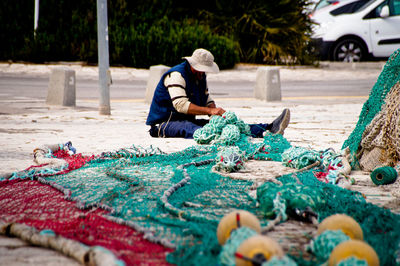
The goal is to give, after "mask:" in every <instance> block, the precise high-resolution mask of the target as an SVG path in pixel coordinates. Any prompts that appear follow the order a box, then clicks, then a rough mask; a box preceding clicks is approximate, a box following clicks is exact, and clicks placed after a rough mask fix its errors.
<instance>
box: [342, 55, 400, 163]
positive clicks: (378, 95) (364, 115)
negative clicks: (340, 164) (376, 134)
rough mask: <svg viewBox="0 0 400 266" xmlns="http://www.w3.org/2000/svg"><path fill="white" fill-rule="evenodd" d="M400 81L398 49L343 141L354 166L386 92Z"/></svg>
mask: <svg viewBox="0 0 400 266" xmlns="http://www.w3.org/2000/svg"><path fill="white" fill-rule="evenodd" d="M399 81H400V49H397V50H396V51H395V52H394V53H393V54H392V55H391V56H390V57H389V59H388V61H387V62H386V64H385V66H384V68H383V70H382V72H381V74H380V75H379V77H378V80H377V81H376V83H375V85H374V86H373V88H372V89H371V92H370V94H369V98H368V100H367V101H366V102H365V103H364V105H363V107H362V110H361V113H360V116H359V119H358V122H357V125H356V127H355V129H354V130H353V132H352V133H351V134H350V136H349V137H348V138H347V140H346V141H345V142H344V143H343V146H342V149H345V148H346V147H349V149H350V152H351V155H352V161H351V164H352V166H353V167H357V163H358V161H357V158H356V153H357V151H358V149H359V146H360V143H361V139H362V134H363V133H364V130H365V128H366V127H367V126H368V125H369V124H370V123H371V121H372V119H374V117H375V116H376V115H377V114H378V113H379V111H380V110H381V108H382V105H383V104H384V103H385V97H386V94H387V93H388V92H389V91H390V89H391V88H392V87H393V86H394V85H395V84H396V83H397V82H399Z"/></svg>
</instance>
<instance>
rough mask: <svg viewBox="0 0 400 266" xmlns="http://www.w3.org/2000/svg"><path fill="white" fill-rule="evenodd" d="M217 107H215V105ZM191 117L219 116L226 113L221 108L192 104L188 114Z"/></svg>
mask: <svg viewBox="0 0 400 266" xmlns="http://www.w3.org/2000/svg"><path fill="white" fill-rule="evenodd" d="M214 106H215V105H214ZM187 113H188V114H189V115H219V116H221V115H222V114H223V113H225V110H224V109H222V108H220V107H212V106H209V107H203V106H198V105H195V104H193V103H190V105H189V109H188V112H187Z"/></svg>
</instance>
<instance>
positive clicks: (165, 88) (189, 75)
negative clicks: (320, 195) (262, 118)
mask: <svg viewBox="0 0 400 266" xmlns="http://www.w3.org/2000/svg"><path fill="white" fill-rule="evenodd" d="M184 59H185V61H184V62H183V63H181V64H179V65H176V66H174V67H172V68H171V69H169V70H168V71H167V72H166V73H165V74H164V75H163V76H162V77H161V79H160V82H159V83H158V85H157V87H156V89H155V91H154V96H153V100H152V103H151V106H150V111H149V114H148V116H147V121H146V125H149V126H151V128H150V131H149V132H150V135H151V136H152V137H182V138H193V133H194V132H195V131H196V130H197V129H199V128H201V127H203V126H204V125H205V124H207V123H208V120H207V119H196V115H209V116H212V115H219V116H222V114H224V113H225V110H224V109H222V108H220V107H217V106H216V105H215V102H214V100H213V99H212V98H211V97H210V95H209V93H208V87H207V80H206V74H205V73H206V72H211V73H218V72H219V68H218V65H217V64H216V63H215V62H214V56H213V55H212V54H211V53H210V52H209V51H207V50H205V49H201V48H200V49H196V50H195V51H194V52H193V54H192V56H190V57H184ZM289 120H290V111H289V109H284V110H283V112H282V113H281V114H280V115H279V116H278V117H277V118H276V119H275V120H274V121H272V123H269V124H268V123H265V124H250V125H249V126H250V132H251V136H252V137H263V133H264V132H265V131H266V130H268V131H270V132H271V133H273V134H282V135H283V133H284V130H285V128H286V127H287V126H288V124H289Z"/></svg>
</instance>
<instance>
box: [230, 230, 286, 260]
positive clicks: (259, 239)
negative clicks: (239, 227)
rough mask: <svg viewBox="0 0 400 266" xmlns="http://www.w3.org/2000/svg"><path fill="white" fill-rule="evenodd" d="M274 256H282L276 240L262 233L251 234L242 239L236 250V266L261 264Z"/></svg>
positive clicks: (282, 253)
mask: <svg viewBox="0 0 400 266" xmlns="http://www.w3.org/2000/svg"><path fill="white" fill-rule="evenodd" d="M274 256H279V257H283V256H284V252H283V250H282V248H281V246H280V245H279V244H278V242H276V241H275V240H274V239H272V238H269V237H267V236H263V235H256V236H252V237H250V238H248V239H246V240H245V241H243V243H242V244H240V246H239V247H238V249H237V250H236V253H235V257H236V266H252V265H256V264H259V265H261V264H262V263H264V262H266V261H268V260H269V259H271V258H272V257H274Z"/></svg>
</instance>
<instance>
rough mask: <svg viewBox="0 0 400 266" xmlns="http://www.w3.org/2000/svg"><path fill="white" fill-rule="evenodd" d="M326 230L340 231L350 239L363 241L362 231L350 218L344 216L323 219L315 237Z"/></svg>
mask: <svg viewBox="0 0 400 266" xmlns="http://www.w3.org/2000/svg"><path fill="white" fill-rule="evenodd" d="M326 230H342V231H343V233H345V234H346V235H347V236H348V237H350V238H351V239H358V240H363V238H364V237H363V231H362V229H361V227H360V225H359V224H358V223H357V222H356V220H354V219H353V218H352V217H350V216H348V215H346V214H334V215H331V216H329V217H327V218H325V219H324V220H323V221H322V222H321V223H320V224H319V225H318V231H317V235H320V234H321V233H322V232H324V231H326Z"/></svg>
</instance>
